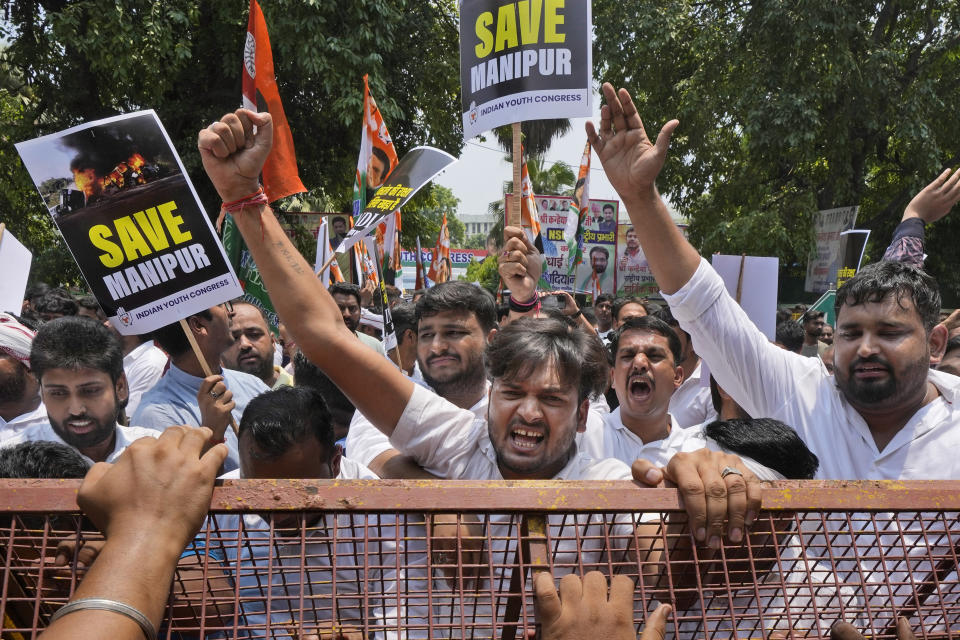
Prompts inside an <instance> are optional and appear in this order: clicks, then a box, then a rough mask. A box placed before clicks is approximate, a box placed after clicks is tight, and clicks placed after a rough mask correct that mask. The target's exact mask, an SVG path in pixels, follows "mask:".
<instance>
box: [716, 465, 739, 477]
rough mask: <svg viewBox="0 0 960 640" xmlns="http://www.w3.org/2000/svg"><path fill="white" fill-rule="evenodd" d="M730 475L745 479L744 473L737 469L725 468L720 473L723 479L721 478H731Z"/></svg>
mask: <svg viewBox="0 0 960 640" xmlns="http://www.w3.org/2000/svg"><path fill="white" fill-rule="evenodd" d="M729 475H737V476H740V477H741V478H742V477H743V472H742V471H740V469H735V468H733V467H724V468H723V470H722V471H721V472H720V477H721V478H726V477H727V476H729Z"/></svg>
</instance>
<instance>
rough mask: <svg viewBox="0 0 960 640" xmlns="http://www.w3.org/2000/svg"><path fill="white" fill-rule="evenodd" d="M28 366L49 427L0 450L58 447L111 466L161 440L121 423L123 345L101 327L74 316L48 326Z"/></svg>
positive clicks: (36, 340)
mask: <svg viewBox="0 0 960 640" xmlns="http://www.w3.org/2000/svg"><path fill="white" fill-rule="evenodd" d="M30 364H31V367H32V369H33V372H34V374H35V375H36V377H37V380H38V381H39V382H40V389H41V394H42V396H43V403H44V405H45V406H46V408H47V419H48V420H49V422H46V423H41V424H34V425H33V426H30V427H27V428H26V429H23V430H22V431H20V432H19V433H17V434H16V435H14V436H13V437H12V438H8V439H7V440H5V441H4V442H2V443H0V445H2V446H4V447H7V446H12V445H16V444H20V443H21V442H31V441H36V440H45V441H49V442H60V443H63V444H67V445H69V446H71V447H73V448H74V449H76V450H77V451H79V452H80V454H81V455H83V457H84V458H85V459H86V460H88V461H90V462H91V464H92V463H93V462H113V461H114V460H116V459H117V457H119V456H120V454H121V453H123V451H124V450H125V449H126V448H127V447H128V446H130V444H131V443H132V442H134V441H135V440H137V439H139V438H144V437H151V438H155V437H157V435H158V434H157V432H156V431H153V430H152V429H144V428H142V427H125V426H122V425H121V424H120V423H119V421H118V419H119V418H120V416H121V413H122V411H123V407H124V405H125V404H126V402H127V395H128V390H127V378H126V376H125V375H124V373H123V354H122V352H121V349H120V341H119V340H118V339H117V338H116V336H114V335H113V334H112V333H111V332H110V331H108V330H107V328H106V327H104V326H103V325H102V324H99V323H98V322H96V321H94V320H91V319H89V318H80V317H76V316H67V317H64V318H58V319H56V320H52V321H50V322H48V323H46V324H45V325H43V326H42V327H41V328H40V330H39V331H38V332H37V335H36V337H35V338H34V339H33V345H32V347H31V350H30ZM170 424H173V423H170ZM167 426H169V425H167Z"/></svg>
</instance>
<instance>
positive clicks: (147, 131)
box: [55, 118, 176, 215]
mask: <svg viewBox="0 0 960 640" xmlns="http://www.w3.org/2000/svg"><path fill="white" fill-rule="evenodd" d="M138 120H140V119H139V118H135V119H131V120H129V121H127V122H126V123H124V124H125V125H126V126H125V127H124V128H120V127H119V126H113V125H103V126H100V127H94V128H91V129H88V130H86V131H80V132H77V133H74V134H70V135H67V136H64V138H63V139H62V140H61V144H62V145H63V146H64V147H66V148H67V149H72V150H75V151H76V155H75V156H74V157H73V159H72V160H71V162H70V172H71V174H72V175H71V177H72V179H73V185H72V187H73V188H69V187H68V188H66V189H62V190H61V193H60V198H59V204H58V205H57V207H56V211H55V213H57V214H58V215H62V214H65V213H70V212H73V211H76V210H77V209H80V208H83V207H85V206H89V205H92V204H96V203H97V202H99V201H101V200H103V199H105V198H108V197H110V196H112V195H114V194H116V193H119V192H121V191H125V190H129V189H131V188H133V187H137V186H139V185H143V184H146V183H148V182H151V181H153V180H156V179H159V178H162V177H165V176H167V175H169V174H171V173H172V172H174V171H176V169H175V163H174V160H173V158H172V157H170V155H169V153H168V152H167V146H166V141H165V140H164V139H163V137H162V136H158V135H156V131H155V128H154V127H150V126H138V125H139V124H140V123H138V122H137V121H138ZM143 124H144V125H148V124H149V123H148V122H146V121H143Z"/></svg>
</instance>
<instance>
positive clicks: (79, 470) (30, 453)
mask: <svg viewBox="0 0 960 640" xmlns="http://www.w3.org/2000/svg"><path fill="white" fill-rule="evenodd" d="M89 470H90V463H89V462H87V460H86V459H85V458H84V457H83V456H82V455H80V453H79V452H78V451H77V450H76V449H74V448H73V447H71V446H68V445H65V444H60V443H59V442H47V441H45V440H32V441H31V440H28V441H25V442H21V443H20V444H15V445H12V446H6V445H3V446H2V447H0V478H82V477H83V476H85V475H87V471H89Z"/></svg>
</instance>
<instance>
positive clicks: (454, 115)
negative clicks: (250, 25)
mask: <svg viewBox="0 0 960 640" xmlns="http://www.w3.org/2000/svg"><path fill="white" fill-rule="evenodd" d="M248 4H249V0H220V1H217V2H213V1H212V0H201V1H200V2H198V1H197V0H168V1H165V2H162V3H161V2H153V3H143V2H134V1H133V0H10V2H8V3H7V7H8V15H9V20H8V22H0V41H3V42H6V45H7V50H6V57H5V60H6V63H7V64H8V65H9V69H10V70H11V72H12V74H13V75H14V76H16V77H17V78H21V79H22V83H23V85H24V86H25V88H26V89H27V90H28V91H29V92H30V95H31V99H30V101H29V102H28V103H23V102H21V103H20V104H19V105H12V106H11V105H10V104H9V100H8V99H6V98H4V97H3V96H0V105H2V106H0V131H2V133H0V136H2V138H0V142H2V145H0V154H2V157H0V160H2V161H3V162H2V166H3V168H2V169H0V206H2V207H3V209H2V210H0V214H2V216H3V217H4V218H7V217H10V216H11V214H12V213H13V212H14V211H15V212H16V215H17V216H23V217H24V219H27V218H30V219H33V220H35V221H39V220H44V221H46V222H44V223H43V224H45V225H46V228H47V229H48V230H49V233H51V234H52V229H51V226H50V224H49V221H48V217H45V216H46V212H45V211H44V210H43V207H42V204H41V203H40V202H39V200H38V199H37V198H36V197H35V191H34V190H33V187H32V185H31V184H30V182H29V177H28V176H27V175H26V172H25V171H24V170H23V169H22V166H21V165H20V163H19V161H18V160H17V159H16V156H10V155H9V153H10V152H11V151H12V149H11V148H10V145H11V144H12V142H15V141H20V140H24V139H27V138H31V137H35V136H38V135H43V134H48V133H52V132H54V131H58V130H60V129H63V128H66V127H68V126H72V125H76V124H78V123H80V122H84V121H89V120H93V119H96V118H102V117H107V116H112V115H116V114H118V113H124V112H130V111H135V110H138V109H147V108H152V109H155V110H156V111H157V113H158V115H159V116H160V119H161V121H162V122H163V123H164V126H165V128H166V129H167V131H168V133H169V134H170V137H171V139H172V141H173V143H174V146H175V147H176V148H177V150H178V151H179V153H180V154H181V157H182V159H183V161H184V164H185V166H186V168H187V171H188V173H189V174H190V177H191V178H192V180H193V182H194V184H195V186H196V187H197V190H198V192H199V194H200V197H201V199H202V201H203V202H204V205H205V207H206V209H207V211H209V212H211V215H214V213H215V212H216V211H217V209H218V208H219V205H220V202H219V200H218V198H217V197H216V194H215V193H214V192H213V189H212V187H211V186H210V184H209V181H208V180H207V179H206V177H205V176H204V174H203V171H202V169H201V167H200V158H199V154H198V153H197V150H196V133H197V131H198V130H199V129H200V128H202V127H204V126H206V125H208V124H209V123H210V122H212V121H213V120H215V119H217V118H219V117H220V116H221V115H223V114H224V113H226V112H228V111H231V110H233V109H235V108H236V107H237V104H238V103H239V98H240V65H241V61H242V58H241V55H242V52H243V43H244V39H245V32H246V22H247V7H248ZM263 10H264V14H265V17H266V20H267V24H268V27H269V29H270V39H271V44H272V48H273V56H274V66H275V70H276V75H277V83H278V85H279V90H280V95H281V97H282V99H283V101H284V107H285V111H286V115H287V119H288V121H289V122H290V127H291V129H292V131H293V138H294V144H295V146H296V151H297V159H298V164H299V168H300V175H301V178H302V179H303V182H304V184H305V185H306V186H307V187H308V188H310V189H311V190H314V189H318V188H319V189H321V190H322V192H323V193H325V194H327V195H328V197H329V198H330V199H331V200H332V201H333V202H334V203H335V205H336V208H337V210H340V211H348V210H349V209H350V198H351V196H352V185H353V180H354V174H355V167H356V161H357V153H358V151H359V145H360V118H361V112H362V104H363V80H362V78H363V75H364V74H365V73H368V74H369V75H370V89H371V92H372V93H373V95H374V96H375V98H376V100H377V104H378V106H379V107H380V110H381V112H382V113H383V116H384V118H385V119H386V122H387V126H388V127H389V129H390V133H391V135H392V137H393V139H394V143H395V145H396V147H397V152H398V153H399V154H400V155H403V154H404V153H405V152H406V151H407V150H409V149H410V148H412V147H414V146H417V145H421V144H429V145H433V146H436V147H439V148H442V149H444V150H446V151H448V152H450V153H452V154H454V155H459V152H460V150H461V148H462V145H463V139H462V137H463V130H462V124H461V121H460V114H459V113H458V112H457V110H456V109H453V108H451V105H455V104H459V90H460V79H459V56H458V31H457V9H456V3H455V1H454V0H430V1H428V2H421V1H419V0H394V1H393V2H383V1H382V0H356V1H355V2H348V3H332V2H310V3H304V2H299V1H298V0H273V1H271V2H269V3H263ZM425 61H428V62H425ZM2 77H4V76H3V74H2V73H0V78H2ZM8 136H9V137H8ZM28 192H29V193H30V194H31V195H32V196H33V197H26V196H25V194H26V193H28ZM428 197H429V196H428ZM53 241H54V239H53V236H52V235H48V236H46V237H44V238H39V237H38V238H37V239H36V241H35V243H34V244H32V245H28V246H30V247H31V248H32V249H34V251H38V250H39V249H42V248H43V247H44V246H46V244H49V243H51V242H53Z"/></svg>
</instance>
